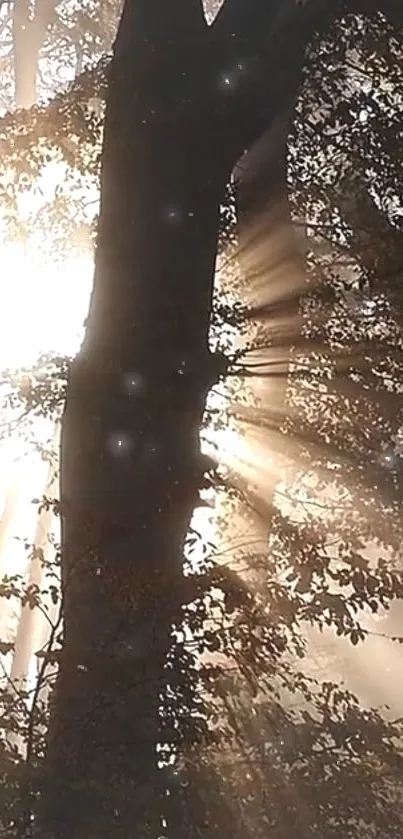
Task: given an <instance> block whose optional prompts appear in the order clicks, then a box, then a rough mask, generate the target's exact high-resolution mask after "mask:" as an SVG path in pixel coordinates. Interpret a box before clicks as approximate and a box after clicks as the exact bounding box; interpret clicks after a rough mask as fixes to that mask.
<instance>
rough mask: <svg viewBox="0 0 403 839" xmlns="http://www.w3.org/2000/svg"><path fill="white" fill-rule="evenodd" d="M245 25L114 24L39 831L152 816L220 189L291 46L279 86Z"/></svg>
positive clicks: (141, 831) (149, 7)
mask: <svg viewBox="0 0 403 839" xmlns="http://www.w3.org/2000/svg"><path fill="white" fill-rule="evenodd" d="M225 5H227V4H225ZM231 5H236V4H234V3H232V2H231V3H230V2H228V7H230V6H231ZM238 24H239V27H238ZM237 27H238V28H237ZM238 29H239V31H238ZM241 30H242V21H238V22H236V25H235V24H234V23H233V21H231V15H229V22H228V24H226V22H225V17H222V16H221V15H220V14H219V15H218V16H217V19H216V24H214V25H213V26H212V27H207V26H206V23H205V20H204V16H203V15H202V7H201V0H191V2H190V0H171V2H170V3H168V2H165V3H164V2H161V0H137V2H136V3H134V2H130V0H128V2H127V3H126V6H125V8H124V11H123V15H122V21H121V25H120V27H119V31H118V36H117V40H116V43H115V51H114V59H113V61H112V67H111V71H110V80H109V94H108V103H107V114H106V122H105V134H104V146H103V160H102V174H101V208H100V219H99V229H98V242H97V249H96V260H95V278H94V289H93V294H92V299H91V304H90V312H89V317H88V322H87V327H86V334H85V339H84V342H83V346H82V349H81V352H80V354H79V356H78V357H77V359H76V361H75V363H74V365H73V368H72V371H71V379H70V383H69V389H68V396H67V403H66V409H65V413H64V418H63V426H62V442H61V512H62V588H63V606H64V616H65V624H64V646H63V653H62V657H61V664H60V674H59V678H58V685H57V689H56V692H55V696H54V707H53V716H52V721H51V726H50V733H49V745H48V756H47V766H46V769H47V783H46V785H45V789H44V795H43V811H42V819H41V823H40V825H39V828H40V829H39V835H40V836H41V839H45V837H51V839H56V837H57V839H101V838H102V837H105V839H106V837H108V839H115V837H116V839H117V837H122V836H131V835H133V831H134V832H135V835H136V836H137V837H143V836H144V837H152V838H153V839H156V837H157V836H159V835H160V834H161V816H162V814H163V809H164V805H163V796H164V792H165V790H164V774H163V773H162V772H161V771H159V769H158V766H157V758H158V754H157V746H158V744H159V743H160V741H161V733H160V727H161V726H160V712H159V706H160V694H161V692H162V690H163V688H164V684H165V683H166V681H167V679H168V676H167V673H166V670H165V664H166V656H167V652H168V650H169V647H170V644H171V628H172V624H173V622H175V621H176V622H178V621H179V620H180V610H181V581H182V558H183V548H184V541H185V537H186V533H187V529H188V525H189V521H190V517H191V514H192V510H193V507H194V504H195V501H196V500H197V495H198V486H199V483H200V479H201V476H202V474H203V471H204V467H203V461H202V458H201V455H200V447H199V427H200V423H201V419H202V414H203V411H204V405H205V399H206V395H207V392H208V390H209V388H210V387H211V386H212V384H213V383H214V381H215V380H216V379H217V377H218V375H219V373H220V366H219V362H218V360H217V359H216V358H214V356H212V354H211V353H210V352H209V348H208V333H209V323H210V310H211V297H212V288H213V277H214V265H215V258H216V249H217V237H218V229H219V206H220V201H221V200H222V198H223V196H224V191H225V185H226V182H227V180H228V177H229V175H230V172H231V170H232V168H233V166H234V165H235V163H236V161H237V159H238V158H239V157H240V155H241V154H242V153H243V151H244V150H245V149H247V148H248V147H249V146H250V145H251V144H252V143H253V142H255V140H256V139H257V138H258V137H259V136H260V133H261V131H262V127H264V128H266V127H267V125H268V124H269V123H270V119H271V116H270V115H271V113H272V112H273V110H274V111H276V109H277V108H278V106H279V103H280V102H281V106H282V108H283V107H284V100H286V101H287V102H289V101H290V98H291V99H292V98H293V97H294V96H295V92H296V91H297V90H298V85H299V83H300V71H301V66H302V63H303V56H304V44H302V45H301V39H299V40H298V50H297V51H296V50H294V53H293V61H292V62H291V63H290V69H289V73H288V71H287V69H286V70H285V71H284V73H283V75H282V83H283V88H282V97H281V96H280V94H279V89H278V88H279V85H278V82H277V78H276V68H277V64H276V62H278V61H279V60H280V53H279V51H278V50H277V51H276V54H275V61H274V65H273V66H272V67H271V71H270V72H268V73H266V71H267V67H268V65H269V62H268V61H267V60H266V58H264V60H261V59H262V55H261V53H260V52H259V50H260V46H261V44H260V40H259V38H258V39H257V40H258V48H257V49H256V51H255V52H254V47H253V43H252V44H251V43H250V41H248V40H246V41H243V40H242V37H240V39H239V38H238V35H240V31H241ZM255 33H256V28H255ZM294 36H296V30H295V27H294V28H292V32H291V36H290V37H291V43H294V41H293V38H294ZM265 49H266V46H265ZM266 52H267V49H266ZM297 53H298V54H297ZM244 61H245V62H246V63H245V67H246V73H245V75H243V66H244V65H243V62H244ZM287 67H288V64H287ZM274 79H276V81H275V83H274ZM228 80H229V84H228ZM227 88H229V90H227ZM172 736H173V737H174V736H175V732H173V733H172Z"/></svg>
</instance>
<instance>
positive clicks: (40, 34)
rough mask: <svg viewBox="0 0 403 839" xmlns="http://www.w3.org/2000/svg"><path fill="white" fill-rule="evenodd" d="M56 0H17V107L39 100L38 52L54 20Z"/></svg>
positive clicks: (15, 27) (15, 23)
mask: <svg viewBox="0 0 403 839" xmlns="http://www.w3.org/2000/svg"><path fill="white" fill-rule="evenodd" d="M55 1H56V0H36V2H35V3H33V4H31V3H30V2H29V0H14V7H13V50H14V81H15V94H14V101H15V106H16V107H17V108H32V106H33V105H35V103H36V100H37V76H38V62H39V53H40V50H41V47H42V46H43V43H44V41H45V39H46V35H47V32H48V27H49V24H50V23H51V21H52V18H53V14H54V10H55Z"/></svg>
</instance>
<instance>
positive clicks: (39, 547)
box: [10, 465, 57, 690]
mask: <svg viewBox="0 0 403 839" xmlns="http://www.w3.org/2000/svg"><path fill="white" fill-rule="evenodd" d="M56 484H57V476H56V473H55V467H54V465H51V466H50V467H49V474H48V479H47V482H46V488H45V494H46V495H47V496H49V497H54V496H55V495H56V490H57V486H56ZM53 515H54V513H53V509H52V508H49V509H44V510H43V511H42V512H41V513H40V514H39V516H38V521H37V525H36V532H35V537H34V551H35V554H34V557H33V559H32V560H31V562H30V567H29V573H28V584H29V585H32V586H34V587H38V589H39V590H42V589H43V587H44V584H45V582H46V568H45V565H44V563H45V562H46V560H48V555H49V548H50V547H51V543H50V535H51V529H52V520H53ZM50 605H51V604H49V603H48V602H47V600H46V598H43V601H42V608H45V609H46V608H48V607H49V606H50ZM49 619H50V616H49ZM48 636H49V624H48V621H47V619H46V616H45V614H44V613H43V612H42V611H40V610H39V609H37V608H34V609H32V608H31V607H30V606H29V605H28V604H26V605H25V606H23V607H22V609H21V615H20V618H19V621H18V626H17V633H16V637H15V648H14V656H13V661H12V665H11V671H10V678H11V681H12V682H13V685H14V687H15V689H16V690H21V689H24V688H25V686H26V679H27V676H28V672H29V666H30V662H31V659H32V656H33V654H34V653H35V652H36V651H37V650H38V649H40V647H41V645H42V643H43V642H45V643H46V638H47V637H48Z"/></svg>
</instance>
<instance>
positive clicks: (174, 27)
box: [114, 0, 207, 58]
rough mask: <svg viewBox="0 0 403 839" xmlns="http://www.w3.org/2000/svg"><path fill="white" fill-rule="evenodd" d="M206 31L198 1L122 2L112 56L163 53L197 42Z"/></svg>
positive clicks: (133, 0) (204, 20) (200, 0)
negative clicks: (135, 52)
mask: <svg viewBox="0 0 403 839" xmlns="http://www.w3.org/2000/svg"><path fill="white" fill-rule="evenodd" d="M206 29H207V22H206V18H205V16H204V10H203V3H202V0H165V1H164V2H163V3H161V2H160V0H125V3H124V6H123V11H122V16H121V18H120V23H119V26H118V30H117V35H116V39H115V43H114V53H115V57H117V58H121V57H123V56H124V55H128V54H133V50H136V51H139V52H140V56H144V54H147V53H158V52H159V51H161V52H166V49H167V48H170V47H171V48H172V47H174V46H178V45H181V46H184V45H186V44H187V43H188V42H189V41H190V42H192V41H193V40H194V39H198V38H199V37H200V35H203V34H204V31H205V30H206Z"/></svg>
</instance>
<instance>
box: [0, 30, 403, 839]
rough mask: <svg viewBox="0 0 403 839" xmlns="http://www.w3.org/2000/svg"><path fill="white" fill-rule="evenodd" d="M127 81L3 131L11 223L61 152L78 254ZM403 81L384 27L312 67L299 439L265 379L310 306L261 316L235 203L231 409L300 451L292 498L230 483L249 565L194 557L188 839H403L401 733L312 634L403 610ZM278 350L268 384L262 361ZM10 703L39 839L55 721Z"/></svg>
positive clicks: (223, 319)
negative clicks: (317, 652)
mask: <svg viewBox="0 0 403 839" xmlns="http://www.w3.org/2000/svg"><path fill="white" fill-rule="evenodd" d="M106 67H107V62H101V63H100V64H99V65H98V67H97V68H96V69H95V70H91V71H87V72H86V73H84V74H83V75H82V76H81V77H80V79H79V80H76V82H75V83H74V84H73V86H72V87H71V89H70V90H69V91H68V92H67V93H65V94H62V95H60V96H58V97H56V98H55V99H54V100H53V101H52V102H51V103H50V104H49V105H47V106H41V107H38V108H34V109H32V111H31V112H30V113H29V114H27V115H23V114H9V115H7V116H6V117H4V118H3V120H2V122H1V125H0V131H1V141H0V149H1V153H2V159H3V160H5V161H6V167H5V169H4V171H5V173H6V174H5V175H4V176H3V178H7V179H8V183H7V187H6V186H4V193H2V195H3V196H4V198H3V203H4V204H5V206H6V207H7V213H8V223H9V230H11V229H12V226H13V224H14V225H15V224H16V223H17V219H18V202H17V199H16V194H17V192H18V191H19V190H21V189H24V188H26V186H27V181H26V178H31V177H32V175H33V176H34V177H38V173H39V172H40V171H41V170H42V168H43V166H44V165H45V164H46V162H47V160H48V157H49V155H50V156H53V159H55V160H58V161H59V162H60V161H62V162H63V165H65V166H66V173H67V174H66V183H65V189H66V194H69V196H70V197H69V202H70V208H69V210H68V214H70V215H69V219H70V220H69V221H68V224H66V218H67V215H63V217H62V224H61V226H62V228H63V230H66V234H65V235H66V238H65V240H64V245H63V246H62V245H61V244H60V242H59V245H60V247H61V252H63V247H65V248H66V250H68V249H69V248H70V245H71V235H72V231H74V229H75V225H76V224H82V216H81V215H80V211H79V208H80V202H81V197H80V198H79V199H77V203H75V201H74V200H73V199H72V198H71V193H70V188H71V183H72V182H73V181H74V179H76V178H78V179H79V181H80V185H81V187H84V186H88V185H89V184H91V185H94V184H96V179H97V174H98V162H99V152H100V140H101V133H102V115H100V111H98V113H96V114H94V112H93V111H91V108H90V109H88V102H89V101H90V100H91V99H93V98H94V96H95V97H99V100H100V101H102V97H103V94H104V90H105V73H106ZM402 71H403V60H402V53H401V42H400V41H399V40H398V37H397V34H395V33H394V32H393V31H392V29H391V28H390V27H387V26H386V25H385V23H384V21H379V20H377V19H374V20H371V21H368V22H365V24H364V23H363V21H362V20H359V19H354V18H349V19H348V20H346V21H343V22H342V23H341V24H340V25H339V27H338V28H337V29H335V30H334V31H333V32H332V33H331V35H330V36H329V37H328V38H327V39H326V40H322V41H321V42H320V43H318V44H316V45H314V47H313V49H312V52H311V54H310V58H309V65H308V68H307V74H306V80H305V85H304V88H303V91H302V92H301V96H300V98H299V101H298V103H297V106H296V109H295V113H294V121H293V125H292V129H291V133H290V138H289V189H290V200H291V205H292V209H293V213H294V216H295V220H296V221H297V222H299V223H301V222H302V223H303V224H304V225H307V238H306V245H307V267H308V276H307V285H306V291H304V293H303V294H302V295H301V297H302V310H303V317H304V331H303V335H302V337H300V336H299V335H298V334H296V333H295V332H294V334H293V335H292V336H291V339H290V336H289V334H288V333H287V338H288V340H291V341H292V344H293V356H292V359H293V363H292V367H291V369H288V370H287V371H283V374H282V375H283V376H285V375H287V376H288V382H289V384H288V394H287V406H286V408H287V411H286V412H287V422H286V424H285V427H284V425H282V424H281V423H279V420H278V416H277V415H273V414H274V407H273V406H272V405H271V404H270V402H269V400H268V399H267V398H265V396H266V397H267V392H264V393H263V397H262V396H261V397H259V398H257V397H256V392H255V391H254V390H253V383H254V380H255V379H256V380H259V381H260V380H262V379H267V382H268V386H270V382H271V381H272V380H273V379H274V375H273V369H272V366H271V359H272V355H273V351H274V350H275V349H276V341H277V345H278V344H281V341H283V342H284V333H281V332H276V318H280V319H281V317H282V316H283V315H284V314H285V313H286V312H287V307H288V306H289V301H285V302H284V306H283V310H281V306H280V308H277V311H276V312H275V313H274V314H273V310H271V312H270V310H269V313H268V310H267V308H266V310H265V312H264V313H263V312H261V313H260V316H259V313H258V315H257V314H256V311H253V312H250V311H249V310H245V300H243V299H242V297H241V298H240V297H239V295H240V294H242V284H240V286H236V284H235V287H233V286H231V288H230V289H229V290H227V288H226V283H233V280H234V275H235V274H236V269H235V268H234V261H235V259H236V243H237V235H236V228H235V227H234V218H233V213H232V211H231V206H232V204H231V202H232V201H233V198H232V195H231V190H229V195H228V203H227V205H226V206H225V207H223V213H222V237H223V245H222V253H223V254H227V262H224V265H225V269H226V272H225V271H224V270H223V271H222V277H223V279H222V283H223V288H222V292H221V293H222V294H223V295H224V296H223V299H222V300H221V302H219V301H218V302H217V303H216V305H215V317H216V319H217V320H216V322H217V324H218V325H219V328H220V329H221V330H222V328H223V325H224V324H226V325H227V326H228V325H229V327H230V328H231V329H234V328H236V329H237V330H238V332H243V334H244V336H245V335H246V339H245V340H246V347H245V344H243V345H242V346H243V351H242V352H243V354H242V362H243V366H242V368H241V369H240V366H239V363H238V362H239V361H240V358H239V356H238V355H235V357H232V358H231V359H230V363H229V372H230V373H233V374H236V375H237V377H238V381H240V383H241V385H244V384H245V381H246V380H247V381H248V382H249V380H250V379H252V380H253V383H252V384H251V388H252V395H253V397H254V398H253V401H251V400H250V399H249V400H248V402H247V404H245V400H244V399H243V396H242V392H241V387H235V389H234V390H233V392H232V393H231V404H230V405H229V414H231V415H232V417H233V418H235V420H236V422H237V423H238V425H237V428H238V430H239V429H240V428H242V429H246V433H247V434H248V433H249V434H250V435H251V436H253V435H254V434H256V433H257V431H258V432H259V435H260V436H259V441H260V446H261V448H260V458H261V460H263V459H264V457H265V456H266V455H268V449H269V445H271V444H272V440H273V435H272V431H273V427H274V429H275V432H276V437H275V439H277V443H278V446H279V448H282V447H284V446H285V445H286V444H287V447H288V450H287V463H286V481H285V483H286V486H287V499H286V502H287V503H285V502H284V498H283V497H282V496H281V493H280V492H278V493H277V495H276V496H275V497H274V499H273V498H267V497H264V493H263V497H262V493H259V492H256V493H255V492H252V489H251V487H250V485H248V481H246V480H243V475H242V469H241V467H240V466H239V464H238V465H237V466H236V467H235V468H234V469H233V470H232V471H231V470H230V469H227V470H224V478H222V479H221V480H220V485H221V487H222V484H223V482H224V481H225V482H226V484H227V485H228V486H227V488H226V490H225V491H224V492H223V490H222V489H221V493H222V494H223V495H224V499H225V500H224V501H223V503H224V509H225V510H228V511H229V512H228V516H230V515H231V516H232V515H233V516H234V518H235V512H236V515H237V516H238V521H239V525H238V527H239V529H240V532H241V533H242V532H245V533H247V532H248V529H247V524H248V521H249V517H252V522H253V523H254V524H256V517H257V518H258V520H259V528H260V529H259V531H258V533H259V539H258V543H257V545H256V546H255V544H254V543H253V542H252V540H249V542H248V540H247V542H248V543H247V545H246V549H245V550H243V552H242V556H241V558H240V556H239V553H238V552H237V551H235V550H234V551H233V552H230V554H229V555H228V554H227V555H223V554H222V553H221V552H220V545H218V546H217V547H216V548H212V547H211V546H208V545H204V546H203V545H202V546H200V539H198V538H197V537H196V538H193V537H194V533H193V534H192V533H190V534H189V541H190V543H191V545H190V546H188V547H189V550H191V549H193V551H194V552H195V553H196V552H197V556H198V557H199V560H198V562H197V563H196V562H195V561H194V562H192V561H191V559H190V558H189V554H188V564H187V568H186V571H187V573H186V575H185V576H184V579H183V581H182V588H181V591H180V593H179V602H180V603H181V604H182V608H181V611H180V614H179V615H178V620H177V624H176V626H175V631H174V639H175V642H174V643H173V646H172V651H171V656H170V659H169V661H168V663H167V682H166V688H165V694H164V700H163V713H162V715H161V745H162V746H163V747H164V749H163V753H164V754H165V761H164V762H165V767H164V769H161V771H164V772H165V773H166V784H167V786H169V788H170V791H171V795H170V796H169V799H170V801H169V803H168V804H166V805H165V806H166V811H167V819H168V829H169V826H170V825H173V824H174V823H175V829H173V828H172V829H173V832H174V833H175V835H181V830H182V832H183V835H184V836H185V835H186V836H189V837H191V836H195V837H196V836H199V835H204V834H203V831H205V830H206V826H207V825H206V823H207V822H208V830H209V835H210V834H211V836H215V835H217V836H218V835H219V836H220V839H221V837H224V836H227V835H228V836H235V837H236V836H239V837H241V836H242V837H244V836H254V837H256V836H262V837H263V836H267V835H268V831H270V836H273V837H275V838H276V839H277V838H278V839H285V837H288V836H290V835H291V834H292V833H293V832H294V831H295V830H298V831H299V833H300V834H302V835H303V836H304V837H306V839H310V837H312V839H314V837H318V839H319V837H321V838H322V837H323V839H335V837H339V836H343V837H354V839H357V837H360V836H371V835H374V836H379V835H381V836H382V837H385V839H387V837H390V839H392V837H396V836H397V835H399V834H400V833H401V829H402V817H401V796H402V789H401V771H402V751H401V744H402V739H401V738H402V727H401V722H400V721H392V722H391V721H390V719H389V718H388V716H387V715H385V713H384V712H382V713H381V711H378V710H368V709H366V708H364V707H362V705H360V703H359V702H358V700H357V699H356V697H354V695H353V694H352V693H350V692H349V691H348V690H345V689H344V688H342V687H340V685H338V684H336V683H330V682H329V681H328V680H327V681H321V680H315V679H313V678H312V677H310V676H309V675H308V674H307V669H308V665H307V662H308V661H309V654H310V647H309V644H308V635H309V633H308V632H307V627H313V628H314V629H316V630H318V631H319V632H321V633H322V634H323V633H330V632H332V633H334V634H335V635H336V636H341V637H342V638H347V639H349V641H351V643H352V645H353V646H358V644H359V642H361V641H364V640H365V639H366V638H367V637H369V636H370V635H371V632H372V631H373V629H372V628H371V625H368V621H367V612H368V609H369V610H371V611H372V613H374V614H380V615H382V614H383V613H384V610H387V609H388V608H389V607H390V605H391V604H393V603H394V602H395V601H396V600H398V599H402V587H403V576H402V556H401V550H402V549H401V545H402V544H403V540H402V536H403V534H402V529H401V528H402V525H401V514H400V512H401V511H400V505H401V480H402V471H401V455H400V449H399V441H400V437H399V434H400V428H401V414H400V412H401V407H402V406H401V397H400V394H401V383H400V374H399V362H400V354H401V340H402V336H401V329H402V326H403V324H402V315H401V297H400V291H399V288H398V283H397V278H398V276H399V271H400V267H401V264H400V256H401V251H400V252H399V249H400V235H401V230H400V221H399V214H400V212H401V203H402V196H401V186H402V184H401V172H400V169H399V167H398V160H399V158H400V155H399V149H400V142H401V133H402V132H401V111H400V112H399V108H398V105H399V103H400V100H401V96H402ZM362 76H364V77H365V78H364V82H365V83H364V84H362V83H361V82H359V81H358V80H359V79H361V77H362ZM385 80H386V81H387V84H386V83H385ZM83 103H87V105H86V106H85V107H84V106H83ZM363 114H365V117H363V116H362V115H363ZM66 137H68V138H69V141H68V143H67V142H66ZM63 189H64V187H63ZM354 190H356V193H355V197H354ZM6 195H7V196H8V197H7V203H6V198H5V196H6ZM352 199H353V200H352ZM58 200H59V201H60V193H59V196H58ZM72 210H73V211H72ZM53 212H54V206H53V205H52V204H51V205H50V207H49V214H50V215H51V214H52V213H53ZM66 213H67V211H66ZM44 218H45V221H44V224H46V225H47V224H48V221H47V216H46V215H45V216H44ZM32 221H33V219H32V218H31V220H30V223H31V224H32ZM13 229H14V233H15V232H16V231H15V227H14V228H13ZM20 232H21V231H20V230H19V229H18V235H20ZM373 242H376V243H378V242H381V247H380V248H378V247H377V248H376V249H374V248H373ZM386 242H387V244H386ZM383 243H385V244H384V247H383ZM381 251H382V254H381ZM234 252H235V255H234ZM225 278H226V279H225ZM273 333H274V338H273ZM229 344H231V341H229ZM257 344H258V348H259V353H260V356H261V357H262V358H263V361H264V364H263V366H260V367H259V376H255V375H254V368H253V366H252V359H253V353H252V352H251V351H250V347H251V346H252V349H253V351H254V352H256V350H257ZM223 349H225V350H226V351H227V352H228V342H227V343H225V342H224V347H223ZM67 372H68V360H65V359H59V358H56V359H50V360H47V359H40V360H39V365H38V371H37V372H35V371H33V373H32V377H31V378H30V379H29V381H28V382H27V381H26V380H24V381H23V386H22V387H21V386H20V387H19V392H15V393H14V395H13V396H12V401H11V403H10V407H11V408H12V409H16V408H17V406H18V405H19V404H20V397H22V401H23V402H22V404H23V406H24V409H23V413H24V414H25V412H27V416H35V415H36V414H37V413H38V412H39V413H42V412H45V413H47V412H49V411H50V412H53V411H55V410H56V411H57V410H58V406H59V404H60V400H62V398H63V392H64V387H65V381H66V377H67ZM242 372H243V373H244V374H245V379H243V380H242ZM271 408H273V412H271ZM280 408H281V410H280V415H281V421H283V415H284V414H285V410H284V406H280ZM388 458H389V459H388ZM223 465H224V466H225V464H223ZM237 470H239V471H240V472H241V474H240V475H237V474H235V473H236V472H237ZM215 477H216V478H217V476H215ZM231 482H232V483H233V486H231ZM213 483H214V481H213ZM217 483H218V479H217V480H216V483H215V485H217ZM220 497H221V495H220ZM225 505H227V506H225ZM290 507H291V509H290ZM273 508H274V509H273ZM318 508H319V510H320V513H319V514H318V512H317V510H318ZM295 510H297V515H295ZM269 531H270V533H269ZM269 536H270V538H269ZM369 547H371V550H372V554H371V556H370V555H369V550H368V548H369ZM200 556H201V558H200ZM0 595H1V596H2V597H5V598H15V599H16V600H17V601H20V602H22V601H24V599H25V600H26V599H27V598H28V599H32V598H33V601H32V603H33V605H35V603H37V602H38V600H37V597H38V596H39V592H36V591H32V590H28V591H27V589H26V586H24V584H23V581H22V580H21V579H20V578H12V579H5V580H3V582H2V587H1V590H0ZM43 595H45V593H44V592H43V593H42V596H43ZM34 601H35V603H34ZM395 634H396V635H398V633H395ZM399 640H400V639H397V640H396V643H398V642H399ZM60 641H61V638H60V637H59V636H58V634H57V631H55V633H54V635H53V636H52V645H51V647H50V648H49V650H47V651H46V654H45V655H44V656H42V661H43V662H44V663H45V664H51V663H52V662H53V663H54V660H55V659H54V656H53V644H54V643H56V647H57V646H58V644H59V643H60ZM8 643H9V642H8V641H7V640H5V641H4V644H5V645H7V644H8ZM7 649H8V648H7V646H3V648H2V649H1V650H0V651H1V652H2V654H4V655H6V654H7ZM55 655H56V656H57V653H56V654H55ZM41 678H42V679H44V678H45V669H44V670H43V673H42V674H41ZM38 684H39V682H38ZM2 698H3V702H4V712H3V727H4V728H5V729H7V727H8V728H9V729H10V730H12V733H13V734H14V735H18V736H21V733H22V735H23V737H25V738H28V745H29V749H28V758H27V760H22V759H21V758H19V757H18V755H17V753H16V751H15V749H14V748H13V747H11V748H10V746H4V750H3V753H2V762H1V772H2V780H3V784H2V795H3V801H2V805H3V806H2V822H3V825H2V829H3V832H4V833H5V835H7V836H12V835H13V831H14V835H16V836H21V835H22V833H21V823H24V820H26V817H27V812H29V811H30V810H33V811H35V806H36V796H37V791H38V789H39V788H40V762H41V759H42V757H43V731H44V727H45V724H46V719H45V717H46V713H47V706H45V707H42V706H41V707H40V708H39V709H38V706H37V705H36V706H34V708H33V710H32V709H31V710H28V711H27V707H26V700H27V696H26V694H25V693H24V691H22V692H21V693H20V694H19V697H18V703H19V704H18V710H17V712H16V711H15V709H14V706H12V708H10V699H9V692H8V689H7V690H6V689H5V690H4V691H3V697H2ZM21 715H23V716H21ZM10 720H11V722H10ZM33 733H34V734H33ZM30 737H31V740H29V738H30ZM32 737H33V739H32ZM9 739H10V738H9ZM17 790H18V794H17ZM25 827H26V825H25ZM24 829H25V828H24Z"/></svg>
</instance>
